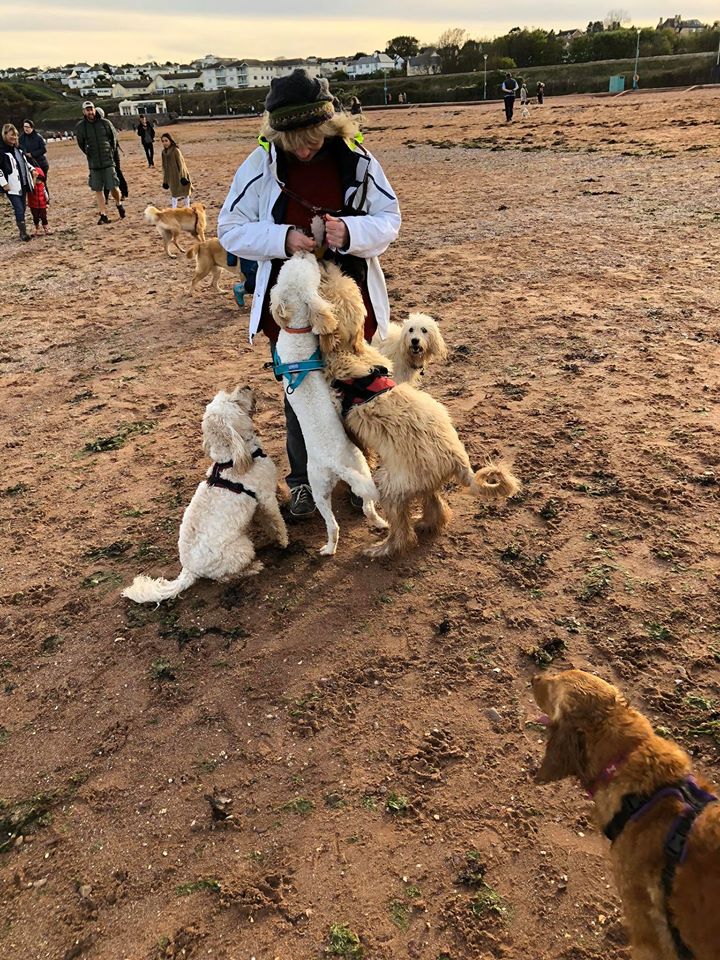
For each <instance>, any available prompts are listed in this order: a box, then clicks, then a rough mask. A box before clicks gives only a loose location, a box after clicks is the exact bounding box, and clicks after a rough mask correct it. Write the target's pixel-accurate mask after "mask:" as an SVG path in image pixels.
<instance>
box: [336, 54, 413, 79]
mask: <svg viewBox="0 0 720 960" xmlns="http://www.w3.org/2000/svg"><path fill="white" fill-rule="evenodd" d="M404 63H405V61H404V60H403V58H402V57H389V56H388V55H387V54H386V53H381V52H380V51H379V50H376V51H375V53H373V55H372V56H371V57H358V59H357V60H351V61H350V62H349V63H348V65H347V75H348V76H349V77H350V78H351V79H352V80H356V79H357V78H358V77H369V76H371V75H372V74H373V73H377V72H378V71H379V70H388V71H389V70H402V67H403V64H404Z"/></svg>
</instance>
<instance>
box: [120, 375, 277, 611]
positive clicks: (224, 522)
mask: <svg viewBox="0 0 720 960" xmlns="http://www.w3.org/2000/svg"><path fill="white" fill-rule="evenodd" d="M254 403H255V400H254V397H253V393H252V390H251V389H250V387H237V388H236V389H235V390H234V391H233V392H232V393H226V392H225V391H224V390H221V391H220V392H219V393H218V394H216V396H215V397H214V398H213V400H212V401H211V402H210V403H209V404H208V405H207V407H206V408H205V415H204V416H203V421H202V433H203V449H204V450H205V453H206V454H207V455H208V456H209V457H210V458H211V459H212V460H213V461H214V463H213V465H212V466H211V467H210V468H209V470H208V471H207V473H206V474H205V477H206V479H205V480H203V481H202V483H201V484H200V486H199V487H198V488H197V490H196V491H195V494H194V495H193V498H192V500H191V501H190V503H189V504H188V506H187V509H186V510H185V513H184V515H183V518H182V523H181V524H180V536H179V538H178V549H179V553H180V563H181V564H182V571H181V572H180V576H179V577H177V579H175V580H165V579H164V578H163V577H160V578H159V579H157V580H153V579H152V578H151V577H146V576H138V577H135V579H134V580H133V582H132V584H131V585H130V586H129V587H126V589H125V590H123V592H122V595H123V596H124V597H128V598H129V599H130V600H134V601H135V602H136V603H159V602H160V601H161V600H169V599H170V598H172V597H176V596H177V595H178V594H179V593H181V592H182V591H183V590H187V588H188V587H189V586H191V585H192V584H193V583H195V581H196V580H199V579H201V578H202V577H205V578H207V579H208V580H229V579H231V578H232V577H238V576H245V577H248V576H252V575H253V574H256V573H259V572H260V571H261V570H262V567H263V565H262V563H259V562H258V561H256V560H255V548H254V546H253V543H252V540H251V539H250V537H249V529H250V522H251V521H252V519H253V517H256V518H257V519H258V520H259V522H260V525H261V526H262V528H263V529H264V530H265V532H266V533H267V534H268V535H269V536H270V537H271V538H272V539H273V540H276V541H277V543H279V544H280V546H281V547H287V545H288V533H287V528H286V527H285V521H284V520H283V518H282V514H281V513H280V507H279V506H278V502H277V470H276V468H275V464H274V463H273V462H272V460H271V459H270V457H268V456H267V455H266V454H265V453H264V451H263V449H262V447H261V446H260V444H259V442H258V439H257V437H256V436H255V431H254V428H253V422H252V419H251V414H252V412H253V409H254Z"/></svg>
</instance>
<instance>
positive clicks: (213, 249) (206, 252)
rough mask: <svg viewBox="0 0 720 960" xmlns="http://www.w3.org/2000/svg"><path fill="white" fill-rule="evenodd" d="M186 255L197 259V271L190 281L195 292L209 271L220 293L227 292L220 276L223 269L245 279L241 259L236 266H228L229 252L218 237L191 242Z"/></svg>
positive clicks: (190, 258) (212, 283) (214, 285)
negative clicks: (221, 284)
mask: <svg viewBox="0 0 720 960" xmlns="http://www.w3.org/2000/svg"><path fill="white" fill-rule="evenodd" d="M185 256H186V257H187V258H188V260H194V261H195V273H194V274H193V278H192V280H191V282H190V289H191V291H192V292H193V293H194V292H195V288H196V287H197V285H198V283H200V281H201V280H204V279H205V277H206V276H207V275H208V274H209V273H212V280H211V281H210V286H211V287H215V289H216V290H218V291H219V292H220V293H225V290H223V288H222V287H221V286H220V276H221V274H222V271H223V270H228V271H229V272H230V273H234V274H235V276H236V277H237V278H238V281H239V280H244V279H245V278H244V276H243V274H242V272H241V271H240V261H239V260H238V265H237V266H236V267H229V266H228V262H227V254H226V253H225V250H224V249H223V247H222V246H221V244H220V241H219V240H218V239H217V237H212V238H211V239H210V240H205V241H204V242H202V241H199V242H198V243H191V244H190V247H189V248H188V250H187V251H186V252H185Z"/></svg>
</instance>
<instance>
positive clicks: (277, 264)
mask: <svg viewBox="0 0 720 960" xmlns="http://www.w3.org/2000/svg"><path fill="white" fill-rule="evenodd" d="M286 158H287V174H286V178H285V185H286V187H287V188H288V190H291V191H292V193H294V194H296V196H298V197H302V199H303V200H305V201H306V202H307V203H309V204H312V205H313V206H316V207H325V208H326V209H327V210H340V209H342V205H343V190H342V180H341V178H340V169H339V167H338V164H337V163H336V162H335V159H334V157H333V155H332V154H331V153H330V152H329V151H328V150H326V149H325V148H323V149H322V150H320V151H319V152H318V153H317V154H316V155H315V156H314V157H313V159H312V160H309V161H301V160H298V159H297V158H296V157H295V156H294V155H293V154H291V153H287V154H286ZM312 218H313V212H312V210H309V209H308V208H307V207H305V206H303V204H301V203H300V202H299V201H298V200H296V199H294V198H293V197H292V196H288V198H287V209H286V211H285V216H284V217H283V220H282V222H283V223H287V224H289V225H292V226H294V227H297V228H298V229H299V230H302V231H303V232H304V233H307V234H308V236H311V233H310V221H311V220H312ZM340 262H341V265H342V258H340ZM284 263H285V260H273V263H272V269H271V271H270V280H269V281H268V285H267V290H266V292H265V300H264V302H263V307H262V314H261V316H260V329H261V330H262V331H263V333H264V334H265V335H266V336H267V337H268V338H269V339H270V341H271V342H272V343H276V342H277V338H278V334H279V333H280V327H278V325H277V324H276V323H275V321H274V320H273V318H272V314H271V313H270V291H271V290H272V288H273V287H274V286H275V283H276V281H277V278H278V274H279V273H280V269H281V267H282V265H283V264H284ZM360 292H361V293H362V298H363V303H364V304H365V339H366V340H367V341H368V342H369V341H370V340H372V337H373V334H374V333H375V331H376V330H377V321H376V319H375V312H374V310H373V308H372V303H371V302H370V295H369V294H368V290H367V283H363V284H360Z"/></svg>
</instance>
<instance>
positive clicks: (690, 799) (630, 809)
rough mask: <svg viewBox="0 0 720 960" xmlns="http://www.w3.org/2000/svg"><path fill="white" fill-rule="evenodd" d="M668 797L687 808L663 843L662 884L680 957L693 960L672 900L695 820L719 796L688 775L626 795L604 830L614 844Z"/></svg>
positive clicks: (674, 823)
mask: <svg viewBox="0 0 720 960" xmlns="http://www.w3.org/2000/svg"><path fill="white" fill-rule="evenodd" d="M668 797H674V798H675V799H676V800H680V801H681V802H682V803H683V809H682V810H681V812H680V813H679V814H678V815H677V816H676V817H675V819H674V820H673V822H672V823H671V825H670V829H669V830H668V832H667V836H666V837H665V844H664V846H663V853H664V855H665V863H664V865H663V870H662V887H663V895H664V899H665V916H666V919H667V924H668V929H669V931H670V936H671V937H672V940H673V944H674V946H675V952H676V953H677V955H678V957H679V958H680V960H693V958H694V954H693V952H692V950H691V949H690V948H689V947H688V945H687V944H686V943H685V941H684V940H683V938H682V936H681V934H680V931H679V930H678V928H677V927H676V926H675V924H674V923H673V920H672V917H671V914H670V906H669V901H670V897H671V895H672V891H673V885H674V883H675V874H676V872H677V868H678V867H679V866H680V864H681V863H682V862H683V860H684V859H685V854H686V851H687V844H688V839H689V837H690V832H691V830H692V828H693V826H694V824H695V821H696V820H697V818H698V817H699V816H700V814H701V813H702V812H703V810H705V808H706V807H708V806H709V805H710V804H711V803H716V802H717V801H718V798H717V797H716V796H714V795H713V794H712V793H708V792H707V791H706V790H703V789H702V787H700V786H698V784H697V783H696V781H695V780H694V778H693V777H686V778H685V779H684V780H681V781H679V782H678V783H674V784H669V785H668V786H666V787H661V789H660V790H657V791H656V792H655V793H653V794H639V793H627V794H625V796H624V797H623V798H622V803H621V806H620V809H619V810H618V812H617V813H616V814H615V816H614V817H613V818H612V820H611V821H610V823H608V824H607V826H606V827H605V829H604V831H603V833H604V834H605V836H606V837H607V838H608V840H610V841H611V842H613V843H614V842H615V840H617V838H618V837H619V836H620V834H621V833H622V832H623V830H624V829H625V827H626V826H627V824H628V823H631V822H633V821H635V820H638V819H639V818H640V817H641V816H642V815H643V814H645V813H648V812H649V811H650V810H652V809H653V807H655V806H656V805H657V804H658V803H660V802H661V801H662V800H665V799H666V798H668Z"/></svg>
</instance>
